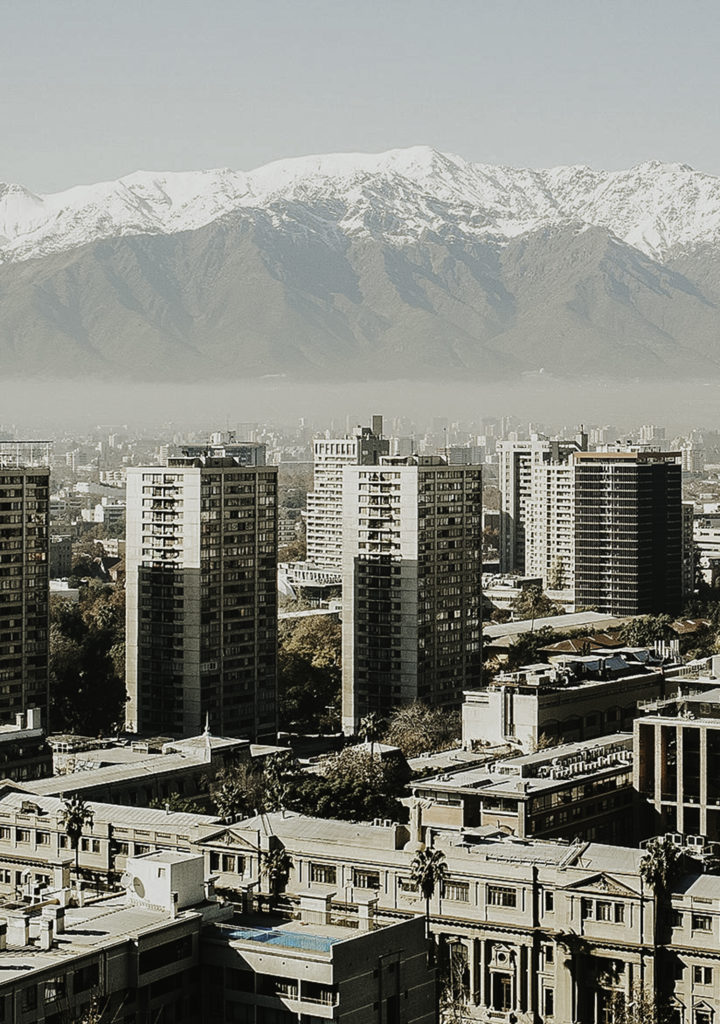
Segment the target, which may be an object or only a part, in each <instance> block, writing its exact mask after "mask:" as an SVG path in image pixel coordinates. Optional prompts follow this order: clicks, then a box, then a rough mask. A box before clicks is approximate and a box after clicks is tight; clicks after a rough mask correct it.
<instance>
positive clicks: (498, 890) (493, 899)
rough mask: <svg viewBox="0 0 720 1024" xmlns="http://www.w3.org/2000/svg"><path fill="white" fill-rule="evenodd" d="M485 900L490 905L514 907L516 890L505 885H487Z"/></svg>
mask: <svg viewBox="0 0 720 1024" xmlns="http://www.w3.org/2000/svg"><path fill="white" fill-rule="evenodd" d="M487 901H488V904H489V905H490V906H491V907H516V906H517V890H516V889H511V888H509V887H508V886H506V885H489V886H488V895H487Z"/></svg>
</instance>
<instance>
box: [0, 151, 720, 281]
mask: <svg viewBox="0 0 720 1024" xmlns="http://www.w3.org/2000/svg"><path fill="white" fill-rule="evenodd" d="M408 184H409V185H410V186H411V187H412V189H411V190H412V193H413V194H412V195H409V194H408V188H407V186H408ZM373 186H374V187H373ZM393 190H394V191H395V193H396V194H395V195H394V196H393V194H392V192H393ZM383 192H384V194H383ZM320 198H323V199H324V200H326V201H327V202H338V201H341V202H345V203H346V204H347V205H348V207H349V208H351V209H352V207H353V206H354V205H356V204H358V203H359V202H360V203H361V202H362V201H363V200H365V201H370V200H374V201H375V202H376V203H378V204H383V203H384V204H385V205H388V204H389V205H390V207H391V208H392V207H393V206H394V207H395V209H396V210H397V212H398V214H399V215H400V216H401V217H402V218H404V219H405V221H406V223H407V225H408V230H410V232H411V233H412V231H413V230H416V231H417V230H421V229H422V227H423V226H429V227H432V224H433V223H434V216H433V213H434V212H435V213H437V211H433V209H432V202H433V201H434V202H436V203H440V204H443V206H444V207H446V206H448V205H449V206H450V207H452V209H453V212H454V213H455V214H456V215H458V214H462V213H463V212H464V213H465V215H466V223H465V224H464V227H465V228H466V229H467V230H470V231H472V232H473V233H475V234H476V235H478V237H482V236H494V237H496V238H499V239H502V238H510V237H515V236H517V235H518V234H523V233H525V232H527V231H529V230H535V229H536V228H537V227H540V226H542V225H543V224H547V223H552V222H557V221H571V220H579V221H581V222H583V223H590V224H593V225H595V226H602V227H607V228H608V229H609V230H610V231H612V232H613V233H615V234H617V235H618V236H619V237H621V238H622V239H623V240H624V241H627V242H628V243H629V244H631V245H634V246H635V247H636V248H639V249H640V250H641V251H643V252H645V253H646V254H647V255H652V256H654V257H656V258H664V257H665V256H666V255H667V254H668V253H670V252H672V251H673V250H678V249H679V248H681V247H687V246H690V247H692V246H694V245H696V244H701V243H703V242H707V241H712V240H716V239H718V238H720V178H716V177H713V176H712V175H707V174H703V173H702V172H699V171H695V170H694V169H693V168H691V167H689V166H688V165H687V164H677V163H675V164H673V163H662V162H660V161H648V162H645V163H642V164H638V165H637V166H636V167H633V168H630V169H629V170H626V171H596V170H593V169H592V168H590V167H587V166H585V165H570V166H560V167H555V168H549V169H540V170H533V169H526V168H512V167H507V166H494V165H490V164H482V163H469V162H467V161H465V160H463V159H462V158H461V157H458V156H454V155H452V154H446V153H440V152H439V151H437V150H434V149H432V148H430V147H422V146H420V147H412V148H410V149H399V150H389V151H387V152H385V153H380V154H355V153H345V154H328V155H325V156H309V157H295V158H291V159H288V160H279V161H274V162H272V163H270V164H266V165H264V166H263V167H260V168H257V169H256V170H254V171H250V172H244V171H233V170H231V169H229V168H221V169H211V170H204V171H187V172H185V171H173V172H146V171H136V172H134V173H132V174H130V175H126V176H125V177H122V178H119V179H116V180H114V181H107V182H99V183H96V184H93V185H87V186H83V185H79V186H74V187H73V188H70V189H66V190H64V191H62V192H57V193H51V194H48V195H39V194H35V193H32V192H30V191H29V190H28V189H26V188H24V186H22V185H18V184H0V259H3V260H5V261H6V262H7V261H14V260H20V259H32V258H37V257H41V256H44V255H48V254H50V253H53V252H58V251H63V250H64V249H69V248H74V247H77V246H79V245H83V244H86V243H87V242H89V241H93V240H95V239H97V238H108V237H121V236H122V235H125V234H136V233H138V234H141V233H151V234H155V233H159V234H163V233H165V234H169V233H174V232H177V231H184V230H194V229H196V228H198V227H203V226H205V224H208V223H212V222H213V221H214V220H217V219H219V218H220V217H222V216H224V215H225V214H227V213H231V212H235V211H238V210H242V209H253V208H272V206H273V205H274V204H277V203H278V202H282V201H284V200H285V201H310V202H317V201H318V200H319V199H320ZM413 204H415V207H416V209H415V211H414V212H415V217H412V216H409V214H410V213H411V212H412V207H413ZM356 226H357V225H356ZM348 227H349V228H351V227H352V221H350V223H349V224H348Z"/></svg>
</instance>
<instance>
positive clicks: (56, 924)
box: [42, 906, 65, 935]
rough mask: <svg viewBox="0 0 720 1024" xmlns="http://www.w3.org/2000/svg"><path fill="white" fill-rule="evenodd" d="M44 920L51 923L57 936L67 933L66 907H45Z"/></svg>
mask: <svg viewBox="0 0 720 1024" xmlns="http://www.w3.org/2000/svg"><path fill="white" fill-rule="evenodd" d="M42 918H43V920H44V921H50V923H51V924H52V926H53V931H54V933H55V935H61V934H62V933H63V932H64V931H65V907H57V906H50V907H43V908H42Z"/></svg>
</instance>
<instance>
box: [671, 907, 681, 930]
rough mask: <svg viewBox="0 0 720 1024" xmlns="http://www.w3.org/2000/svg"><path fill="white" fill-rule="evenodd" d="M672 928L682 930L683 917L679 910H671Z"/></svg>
mask: <svg viewBox="0 0 720 1024" xmlns="http://www.w3.org/2000/svg"><path fill="white" fill-rule="evenodd" d="M672 926H673V928H682V926H683V915H682V911H681V910H673V912H672Z"/></svg>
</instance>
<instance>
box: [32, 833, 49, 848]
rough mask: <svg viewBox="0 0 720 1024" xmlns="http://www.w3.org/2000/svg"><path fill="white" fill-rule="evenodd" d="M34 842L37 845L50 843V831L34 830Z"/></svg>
mask: <svg viewBox="0 0 720 1024" xmlns="http://www.w3.org/2000/svg"><path fill="white" fill-rule="evenodd" d="M35 842H36V843H37V844H38V846H49V845H50V833H49V832H36V833H35Z"/></svg>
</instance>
